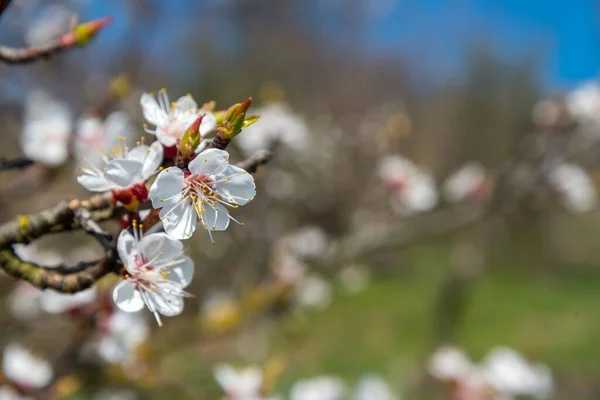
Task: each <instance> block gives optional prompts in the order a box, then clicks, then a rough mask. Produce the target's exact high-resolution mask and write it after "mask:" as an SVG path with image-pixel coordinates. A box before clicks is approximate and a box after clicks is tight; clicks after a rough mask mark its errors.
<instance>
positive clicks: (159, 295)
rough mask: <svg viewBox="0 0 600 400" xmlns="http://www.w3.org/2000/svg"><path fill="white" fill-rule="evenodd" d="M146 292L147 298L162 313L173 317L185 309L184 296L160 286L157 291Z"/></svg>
mask: <svg viewBox="0 0 600 400" xmlns="http://www.w3.org/2000/svg"><path fill="white" fill-rule="evenodd" d="M146 294H147V296H146V299H147V300H148V301H149V302H150V304H151V305H152V307H153V308H154V310H155V311H158V312H159V313H161V314H162V315H166V316H167V317H172V316H174V315H179V314H181V312H182V311H183V298H181V297H180V296H176V295H174V294H170V293H167V292H166V291H165V289H163V288H159V290H158V291H156V292H146Z"/></svg>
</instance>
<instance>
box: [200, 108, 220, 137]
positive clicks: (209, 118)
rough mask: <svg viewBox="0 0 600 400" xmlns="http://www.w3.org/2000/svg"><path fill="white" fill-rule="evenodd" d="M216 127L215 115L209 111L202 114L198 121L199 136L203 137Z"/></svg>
mask: <svg viewBox="0 0 600 400" xmlns="http://www.w3.org/2000/svg"><path fill="white" fill-rule="evenodd" d="M216 127H217V117H215V114H213V113H211V112H207V113H205V114H204V118H202V122H201V123H200V136H202V137H205V136H206V135H208V134H209V133H210V132H212V131H213V130H214V129H215V128H216Z"/></svg>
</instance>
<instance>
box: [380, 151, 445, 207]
mask: <svg viewBox="0 0 600 400" xmlns="http://www.w3.org/2000/svg"><path fill="white" fill-rule="evenodd" d="M379 177H380V178H381V180H382V181H383V182H384V184H385V185H386V187H387V189H388V190H389V191H390V193H391V198H390V202H391V205H392V209H393V210H394V211H395V212H396V213H397V214H399V215H410V214H414V213H418V212H423V211H429V210H431V209H433V208H434V207H435V206H436V205H437V202H438V194H437V190H436V187H435V182H434V180H433V178H432V177H431V175H429V173H427V172H426V171H424V170H422V169H420V168H419V167H417V166H416V165H415V164H414V163H413V162H412V161H410V160H408V159H406V158H404V157H401V156H388V157H386V158H384V159H383V160H382V161H381V163H380V165H379Z"/></svg>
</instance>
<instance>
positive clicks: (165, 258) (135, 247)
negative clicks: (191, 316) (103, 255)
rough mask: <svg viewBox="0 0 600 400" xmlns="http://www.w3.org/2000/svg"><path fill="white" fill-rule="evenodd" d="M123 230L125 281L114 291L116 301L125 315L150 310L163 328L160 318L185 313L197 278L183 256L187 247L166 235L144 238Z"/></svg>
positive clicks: (120, 240)
mask: <svg viewBox="0 0 600 400" xmlns="http://www.w3.org/2000/svg"><path fill="white" fill-rule="evenodd" d="M133 228H134V234H133V235H132V234H131V233H129V231H127V230H123V231H122V232H121V234H120V235H119V238H118V240H117V250H118V253H119V257H120V258H121V261H122V262H123V264H124V265H125V270H124V274H123V275H124V280H123V281H121V282H120V283H119V284H118V285H117V286H116V287H115V288H114V290H113V300H114V302H115V304H116V305H117V307H119V309H121V310H122V311H125V312H137V311H140V310H141V309H143V308H144V306H145V307H147V308H148V309H149V310H150V311H151V312H152V313H153V314H154V317H155V318H156V321H157V322H158V324H159V325H162V321H161V318H160V315H161V314H162V315H165V316H174V315H179V314H181V312H182V311H183V298H184V297H189V296H190V294H189V293H187V292H186V291H185V290H184V288H185V287H187V286H188V285H189V284H190V283H191V281H192V277H193V275H194V263H193V262H192V260H191V259H190V258H189V257H187V256H185V255H183V245H182V244H181V242H179V241H178V240H175V239H173V238H171V237H170V236H168V235H166V234H164V233H153V234H151V235H147V236H144V237H140V236H141V234H139V233H138V232H137V230H136V228H135V226H134V227H133Z"/></svg>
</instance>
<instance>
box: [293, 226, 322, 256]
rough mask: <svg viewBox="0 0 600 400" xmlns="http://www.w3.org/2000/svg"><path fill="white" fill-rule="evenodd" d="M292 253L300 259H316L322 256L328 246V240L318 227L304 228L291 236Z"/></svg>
mask: <svg viewBox="0 0 600 400" xmlns="http://www.w3.org/2000/svg"><path fill="white" fill-rule="evenodd" d="M291 241H292V251H293V253H294V254H295V255H296V256H297V257H299V258H300V259H303V260H304V259H316V258H319V257H321V256H323V255H324V254H325V252H326V250H327V247H328V245H329V238H328V237H327V234H326V233H325V232H324V231H323V229H321V228H319V227H318V226H305V227H303V228H300V229H298V230H297V231H295V232H294V233H293V234H292V236H291Z"/></svg>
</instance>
